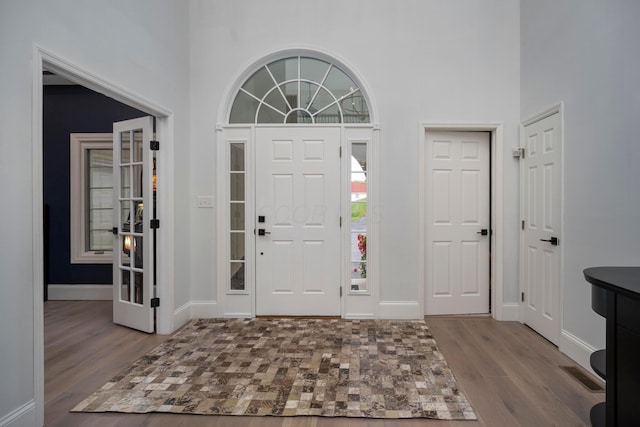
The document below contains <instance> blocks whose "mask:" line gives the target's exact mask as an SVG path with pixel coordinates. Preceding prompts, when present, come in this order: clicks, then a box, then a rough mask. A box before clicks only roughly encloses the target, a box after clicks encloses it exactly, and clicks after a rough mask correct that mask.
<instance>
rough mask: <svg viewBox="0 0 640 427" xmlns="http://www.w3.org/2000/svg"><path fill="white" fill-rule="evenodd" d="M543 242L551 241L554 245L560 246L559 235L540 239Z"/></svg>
mask: <svg viewBox="0 0 640 427" xmlns="http://www.w3.org/2000/svg"><path fill="white" fill-rule="evenodd" d="M540 241H541V242H549V243H551V244H552V245H553V246H558V238H557V237H552V238H550V239H548V240H547V239H540Z"/></svg>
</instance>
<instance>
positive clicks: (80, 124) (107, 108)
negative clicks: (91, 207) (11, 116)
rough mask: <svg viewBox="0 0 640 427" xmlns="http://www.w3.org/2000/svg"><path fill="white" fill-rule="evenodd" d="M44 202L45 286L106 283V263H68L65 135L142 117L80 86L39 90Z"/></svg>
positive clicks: (104, 128) (103, 128)
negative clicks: (46, 224) (46, 208)
mask: <svg viewBox="0 0 640 427" xmlns="http://www.w3.org/2000/svg"><path fill="white" fill-rule="evenodd" d="M43 89H44V90H43V129H42V133H43V153H44V158H43V169H44V170H43V178H44V203H45V205H48V206H49V225H50V227H49V239H48V240H49V244H48V248H46V249H48V255H49V256H48V259H49V263H48V267H49V270H48V274H49V283H50V284H111V283H112V271H111V264H71V261H70V260H71V256H70V252H71V249H70V245H71V243H70V242H71V240H70V231H69V230H70V224H69V221H70V220H69V218H70V208H69V187H70V185H69V182H70V172H69V166H70V165H69V134H70V133H94V132H95V133H106V132H109V133H111V132H112V131H113V122H117V121H121V120H128V119H133V118H136V117H142V116H146V115H147V114H145V113H143V112H142V111H138V110H136V109H135V108H131V107H129V106H127V105H124V104H122V103H120V102H118V101H115V100H113V99H111V98H108V97H106V96H104V95H102V94H99V93H96V92H94V91H92V90H89V89H86V88H84V87H82V86H45V87H44V88H43Z"/></svg>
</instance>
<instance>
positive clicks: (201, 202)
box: [197, 196, 213, 208]
mask: <svg viewBox="0 0 640 427" xmlns="http://www.w3.org/2000/svg"><path fill="white" fill-rule="evenodd" d="M197 201H198V202H197V206H198V207H199V208H213V197H211V196H198V197H197Z"/></svg>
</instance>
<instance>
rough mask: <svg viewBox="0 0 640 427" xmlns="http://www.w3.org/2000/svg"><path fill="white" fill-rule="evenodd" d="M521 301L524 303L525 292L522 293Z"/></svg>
mask: <svg viewBox="0 0 640 427" xmlns="http://www.w3.org/2000/svg"><path fill="white" fill-rule="evenodd" d="M520 301H522V302H524V292H520Z"/></svg>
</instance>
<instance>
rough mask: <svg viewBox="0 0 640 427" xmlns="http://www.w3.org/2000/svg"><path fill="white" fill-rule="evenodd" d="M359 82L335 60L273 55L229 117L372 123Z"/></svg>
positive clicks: (238, 119) (240, 93)
mask: <svg viewBox="0 0 640 427" xmlns="http://www.w3.org/2000/svg"><path fill="white" fill-rule="evenodd" d="M369 122H370V118H369V109H368V108H367V102H366V100H365V98H364V94H363V93H362V91H361V89H360V88H359V87H358V86H357V85H356V83H355V82H354V81H353V79H351V78H350V77H349V76H347V74H346V73H344V72H343V71H342V70H341V69H340V68H338V67H337V66H336V65H335V64H332V63H329V62H326V61H322V60H319V59H316V58H308V57H304V56H295V57H290V58H285V59H279V60H277V61H273V62H271V63H269V64H267V65H265V66H263V67H261V68H260V69H259V70H258V71H256V72H255V73H254V74H253V75H252V76H251V77H249V79H247V81H246V82H245V83H244V85H242V87H241V88H240V90H239V91H238V94H237V95H236V98H235V100H234V101H233V106H232V107H231V114H230V117H229V123H369Z"/></svg>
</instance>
